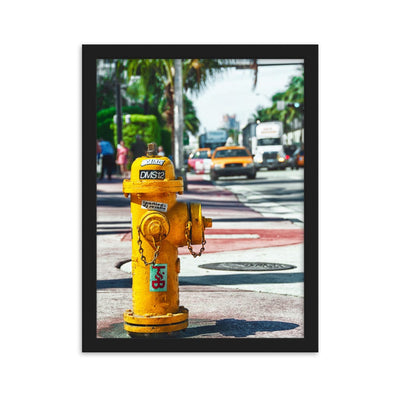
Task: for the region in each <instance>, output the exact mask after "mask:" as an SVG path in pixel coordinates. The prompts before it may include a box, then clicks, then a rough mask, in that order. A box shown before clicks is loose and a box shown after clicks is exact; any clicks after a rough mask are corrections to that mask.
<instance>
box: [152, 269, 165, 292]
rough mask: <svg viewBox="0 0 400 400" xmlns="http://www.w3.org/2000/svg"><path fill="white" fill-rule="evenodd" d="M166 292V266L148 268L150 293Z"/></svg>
mask: <svg viewBox="0 0 400 400" xmlns="http://www.w3.org/2000/svg"><path fill="white" fill-rule="evenodd" d="M166 291H167V264H154V265H151V266H150V292H166Z"/></svg>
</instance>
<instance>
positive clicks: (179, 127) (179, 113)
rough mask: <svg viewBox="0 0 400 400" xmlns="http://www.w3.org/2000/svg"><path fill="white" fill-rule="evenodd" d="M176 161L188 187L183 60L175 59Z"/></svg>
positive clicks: (177, 172) (178, 170) (179, 174)
mask: <svg viewBox="0 0 400 400" xmlns="http://www.w3.org/2000/svg"><path fill="white" fill-rule="evenodd" d="M174 69H175V76H174V146H173V148H174V162H175V170H176V174H177V176H181V177H182V178H183V180H184V185H185V189H186V169H185V166H184V165H183V124H184V122H183V85H182V60H181V59H175V60H174Z"/></svg>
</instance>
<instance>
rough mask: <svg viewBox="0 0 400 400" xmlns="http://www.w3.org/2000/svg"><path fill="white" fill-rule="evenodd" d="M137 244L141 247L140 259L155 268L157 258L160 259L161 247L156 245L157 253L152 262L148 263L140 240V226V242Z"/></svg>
mask: <svg viewBox="0 0 400 400" xmlns="http://www.w3.org/2000/svg"><path fill="white" fill-rule="evenodd" d="M137 244H138V245H139V253H140V259H141V260H142V261H143V262H144V263H145V265H151V266H154V264H155V263H156V260H157V257H158V253H159V252H160V247H161V245H159V244H158V245H156V251H155V253H154V257H153V259H152V260H151V261H150V262H147V260H146V257H145V256H144V254H143V251H144V250H143V247H142V240H141V239H140V226H138V241H137Z"/></svg>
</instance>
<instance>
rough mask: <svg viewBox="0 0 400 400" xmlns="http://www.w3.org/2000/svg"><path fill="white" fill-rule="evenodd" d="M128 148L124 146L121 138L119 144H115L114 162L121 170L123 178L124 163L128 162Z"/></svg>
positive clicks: (125, 171) (124, 173) (124, 171)
mask: <svg viewBox="0 0 400 400" xmlns="http://www.w3.org/2000/svg"><path fill="white" fill-rule="evenodd" d="M128 152H129V150H128V148H127V147H126V146H125V143H124V141H123V140H121V141H120V142H119V145H118V146H117V160H116V164H117V165H119V167H120V170H121V175H122V177H123V178H125V176H126V173H127V170H126V164H127V163H128Z"/></svg>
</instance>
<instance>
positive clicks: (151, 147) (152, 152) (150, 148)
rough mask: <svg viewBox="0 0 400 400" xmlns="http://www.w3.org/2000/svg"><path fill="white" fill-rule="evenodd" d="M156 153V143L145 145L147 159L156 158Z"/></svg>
mask: <svg viewBox="0 0 400 400" xmlns="http://www.w3.org/2000/svg"><path fill="white" fill-rule="evenodd" d="M157 153H158V149H157V143H154V142H151V143H149V144H148V145H147V152H146V155H147V157H152V156H156V155H157Z"/></svg>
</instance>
